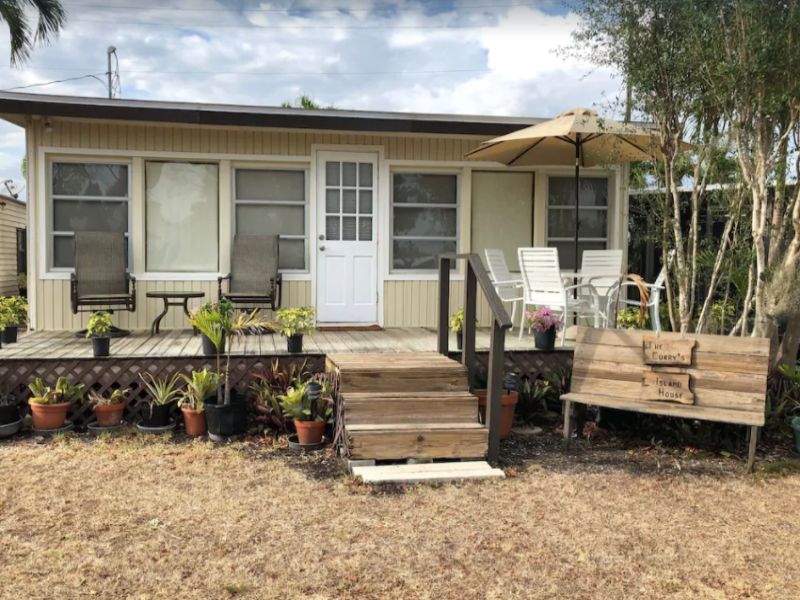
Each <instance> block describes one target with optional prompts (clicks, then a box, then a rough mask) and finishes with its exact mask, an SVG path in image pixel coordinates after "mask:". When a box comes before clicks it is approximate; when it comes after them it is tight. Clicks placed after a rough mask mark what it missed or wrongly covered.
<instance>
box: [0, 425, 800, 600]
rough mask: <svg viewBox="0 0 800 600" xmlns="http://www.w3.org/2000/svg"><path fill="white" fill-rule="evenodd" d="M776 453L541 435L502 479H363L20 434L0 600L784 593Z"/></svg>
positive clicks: (795, 480) (1, 475)
mask: <svg viewBox="0 0 800 600" xmlns="http://www.w3.org/2000/svg"><path fill="white" fill-rule="evenodd" d="M784 460H788V461H789V462H788V463H787V462H784V463H781V465H780V467H779V468H778V467H776V468H774V469H772V471H770V472H769V473H767V471H768V469H769V467H767V468H765V466H764V465H765V463H763V462H762V463H761V464H760V465H759V474H760V475H758V474H757V475H756V476H746V475H743V474H742V471H741V468H742V464H741V462H740V461H739V460H737V459H736V458H731V457H718V456H704V455H702V453H692V452H687V451H686V450H682V449H675V448H672V449H669V448H666V449H665V448H659V447H657V446H655V447H652V448H651V447H647V446H642V445H641V444H640V445H638V446H634V447H630V446H629V443H628V442H626V441H624V440H622V441H620V440H615V439H606V440H599V439H595V440H593V441H590V442H576V443H573V444H571V445H570V446H569V447H568V448H564V446H563V445H561V443H560V441H559V440H558V438H557V437H556V436H555V435H551V434H545V435H542V436H533V437H524V438H523V437H513V438H512V439H511V440H509V441H507V442H505V443H504V444H503V462H504V466H505V467H506V470H507V472H508V474H509V477H508V478H507V479H505V480H502V481H487V482H465V483H457V484H444V485H437V486H427V485H420V486H413V485H412V486H390V487H382V486H379V487H372V486H366V485H363V484H360V483H357V482H355V481H354V480H352V479H351V478H349V477H347V476H346V475H344V474H343V471H342V468H341V466H340V464H339V463H338V461H337V460H336V458H335V457H334V456H333V455H332V453H330V452H322V453H317V454H313V455H305V456H301V455H296V454H293V453H290V452H289V451H288V449H287V448H286V447H285V442H284V441H282V440H278V441H277V442H273V441H272V440H271V439H269V438H265V439H257V440H248V441H245V442H238V443H232V444H228V445H224V446H215V445H213V444H211V443H210V442H207V441H186V440H184V439H180V438H175V439H172V440H159V439H156V438H143V437H137V436H119V437H115V438H109V439H102V440H94V439H90V438H87V437H77V438H69V437H67V438H63V439H60V440H54V441H46V442H44V443H37V442H36V440H34V439H32V438H27V439H23V440H18V441H15V442H14V443H3V444H2V445H0V481H2V482H3V486H2V487H0V564H2V565H3V568H2V575H0V598H14V599H17V598H80V597H93V598H148V599H160V598H170V599H173V598H202V599H207V598H234V597H235V598H253V599H255V598H259V599H261V598H300V597H308V598H360V599H361V598H368V599H369V598H403V599H405V598H459V599H461V598H604V599H605V598H609V599H614V598H631V597H637V598H791V597H799V596H800V576H798V574H797V570H796V568H795V567H794V564H795V559H796V550H797V542H796V539H797V532H798V531H800V513H798V511H795V510H786V507H787V506H791V503H792V502H794V501H795V499H796V498H798V497H800V473H798V470H797V469H796V468H795V465H794V462H792V461H791V460H789V459H784ZM675 461H677V464H679V465H680V467H678V466H675V465H676V462H675ZM767 464H771V463H767Z"/></svg>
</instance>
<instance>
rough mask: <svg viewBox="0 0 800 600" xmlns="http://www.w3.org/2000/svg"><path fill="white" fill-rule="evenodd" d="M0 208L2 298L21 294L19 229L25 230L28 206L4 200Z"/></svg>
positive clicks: (0, 281) (0, 289) (0, 283)
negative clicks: (18, 265)
mask: <svg viewBox="0 0 800 600" xmlns="http://www.w3.org/2000/svg"><path fill="white" fill-rule="evenodd" d="M3 202H4V203H5V206H3V207H0V296H13V295H16V294H18V293H19V285H18V282H17V229H18V228H21V229H25V212H26V206H25V204H23V203H21V202H17V201H15V200H13V199H6V198H3Z"/></svg>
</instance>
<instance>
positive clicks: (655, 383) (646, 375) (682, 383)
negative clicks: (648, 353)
mask: <svg viewBox="0 0 800 600" xmlns="http://www.w3.org/2000/svg"><path fill="white" fill-rule="evenodd" d="M642 400H656V401H660V402H679V403H681V404H694V393H693V392H692V390H691V389H689V374H688V373H678V372H670V371H644V372H643V373H642Z"/></svg>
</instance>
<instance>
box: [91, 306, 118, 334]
mask: <svg viewBox="0 0 800 600" xmlns="http://www.w3.org/2000/svg"><path fill="white" fill-rule="evenodd" d="M112 327H113V323H112V321H111V313H109V312H106V311H104V310H98V311H97V312H93V313H92V316H91V317H89V322H88V323H87V324H86V337H87V338H88V337H103V336H105V335H106V334H107V333H108V332H109V331H111V328H112Z"/></svg>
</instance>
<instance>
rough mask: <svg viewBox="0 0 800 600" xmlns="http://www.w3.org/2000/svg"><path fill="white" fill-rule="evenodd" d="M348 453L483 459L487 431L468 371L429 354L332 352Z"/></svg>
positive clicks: (397, 457) (329, 365)
mask: <svg viewBox="0 0 800 600" xmlns="http://www.w3.org/2000/svg"><path fill="white" fill-rule="evenodd" d="M326 366H327V368H328V370H329V371H335V372H336V373H337V374H338V378H339V396H340V400H341V402H342V404H343V417H344V428H345V434H346V436H347V440H348V450H349V455H350V458H352V459H356V460H363V459H376V460H387V459H388V460H392V459H395V460H401V459H408V458H421V459H433V458H448V459H461V458H471V459H474V458H480V457H483V456H485V455H486V449H487V445H488V431H487V429H486V428H485V427H484V426H483V425H481V424H480V422H479V421H478V399H477V398H476V397H475V396H474V395H472V394H470V393H469V385H468V382H467V370H466V368H465V367H463V366H462V365H461V364H460V363H458V362H456V361H454V360H451V359H449V358H447V357H444V356H442V355H440V354H437V353H434V352H417V353H395V354H390V353H381V354H329V355H328V358H327V364H326Z"/></svg>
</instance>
